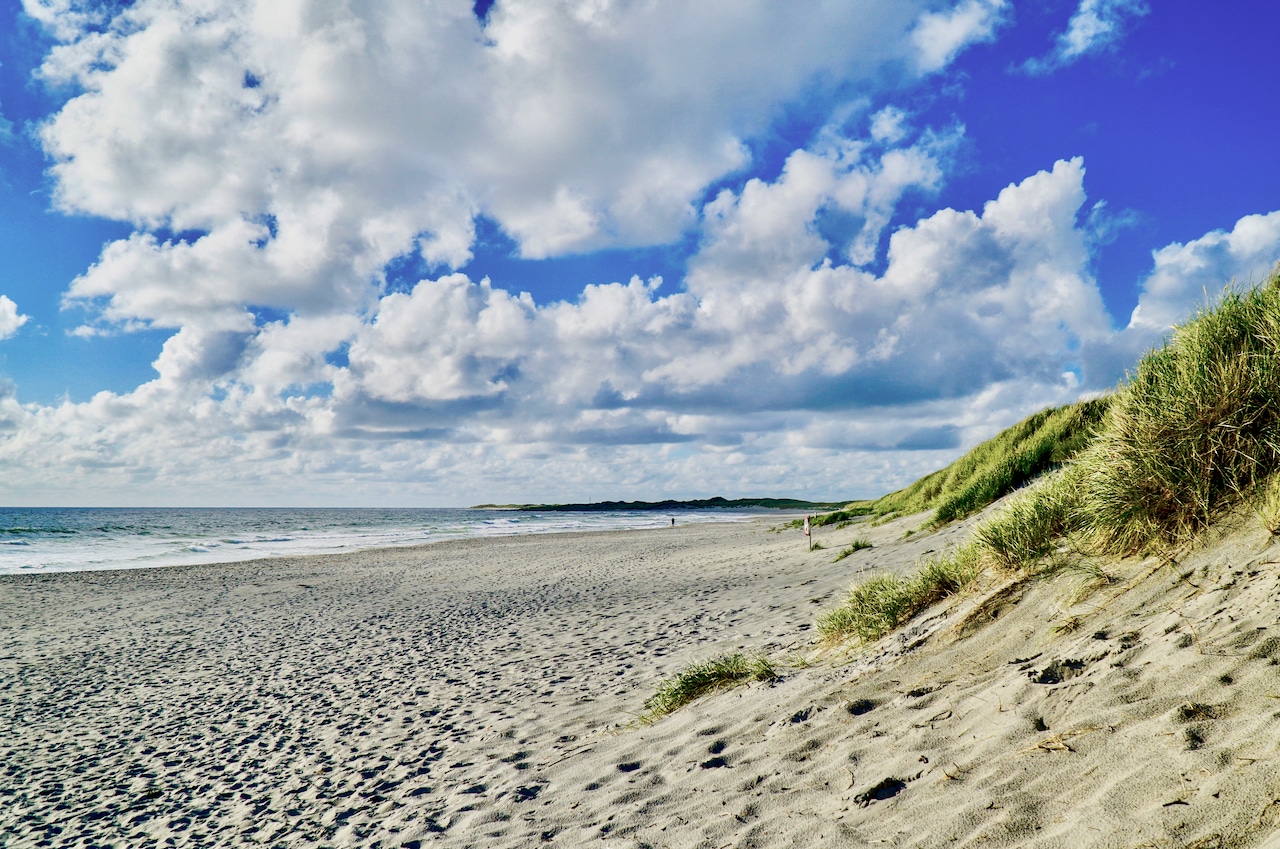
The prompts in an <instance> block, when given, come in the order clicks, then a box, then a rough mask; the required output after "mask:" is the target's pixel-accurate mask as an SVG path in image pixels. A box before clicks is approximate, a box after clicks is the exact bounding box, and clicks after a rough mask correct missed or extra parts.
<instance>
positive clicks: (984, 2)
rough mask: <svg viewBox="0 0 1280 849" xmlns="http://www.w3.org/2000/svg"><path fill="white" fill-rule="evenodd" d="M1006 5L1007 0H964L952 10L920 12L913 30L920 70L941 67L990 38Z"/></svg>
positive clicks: (917, 62)
mask: <svg viewBox="0 0 1280 849" xmlns="http://www.w3.org/2000/svg"><path fill="white" fill-rule="evenodd" d="M1007 6H1008V2H1007V0H965V2H963V3H960V4H959V5H957V6H955V7H954V8H952V9H949V10H946V11H942V12H926V13H925V14H923V15H921V16H920V20H919V21H918V22H917V23H916V26H915V28H914V29H913V30H912V32H911V41H912V43H913V44H914V45H915V48H916V66H917V67H918V68H919V70H920V72H921V73H926V74H927V73H932V72H934V71H938V70H941V69H942V68H944V67H946V66H947V65H948V64H949V63H950V62H951V60H952V59H954V58H955V57H956V56H957V55H958V54H959V53H960V52H961V51H962V50H964V49H965V48H966V47H968V46H969V45H971V44H975V43H979V42H983V41H990V40H991V39H992V37H994V35H995V31H996V29H997V27H999V26H1000V24H1001V23H1002V22H1003V19H1004V10H1005V8H1006V7H1007Z"/></svg>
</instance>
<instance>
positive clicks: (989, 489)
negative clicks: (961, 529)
mask: <svg viewBox="0 0 1280 849" xmlns="http://www.w3.org/2000/svg"><path fill="white" fill-rule="evenodd" d="M1110 403H1111V399H1110V398H1109V397H1106V398H1095V399H1093V400H1090V401H1081V402H1079V403H1076V404H1069V405H1067V406H1065V407H1054V408H1051V409H1048V410H1041V411H1040V412H1039V413H1036V414H1035V415H1033V416H1029V417H1027V418H1026V419H1023V420H1022V421H1020V422H1018V423H1017V424H1015V425H1013V426H1012V427H1009V428H1006V429H1005V430H1003V431H1001V432H1000V433H999V434H997V435H996V436H994V437H992V438H991V439H989V440H987V441H986V442H983V443H981V444H980V445H977V446H976V447H974V448H973V449H972V450H970V451H969V453H967V454H965V455H964V456H963V457H961V458H960V459H959V460H956V461H955V462H954V463H952V464H951V465H949V466H947V467H946V468H945V469H941V470H939V471H937V472H934V473H933V474H931V475H926V476H925V477H923V478H921V479H920V480H918V481H916V482H915V483H913V484H911V485H910V486H908V487H906V488H904V489H900V490H898V491H897V492H891V493H889V494H888V495H886V496H884V497H883V498H880V499H879V500H877V501H874V502H872V503H871V504H870V505H869V507H868V506H862V505H860V508H859V509H863V510H867V511H868V512H870V513H873V514H875V515H877V516H904V515H908V514H911V513H920V512H923V511H926V510H932V511H933V517H932V519H931V520H930V524H932V525H934V526H938V525H943V524H946V523H947V522H951V521H954V520H956V519H963V518H966V517H968V516H971V515H973V514H974V513H977V512H979V511H980V510H982V509H983V508H984V507H986V506H987V505H989V504H991V503H993V502H995V501H996V500H998V499H1000V498H1001V497H1003V496H1005V495H1007V494H1008V493H1010V492H1013V491H1014V490H1016V489H1018V488H1019V487H1022V486H1025V485H1026V484H1027V483H1029V482H1031V481H1033V480H1035V479H1036V478H1038V477H1040V476H1041V475H1043V474H1045V473H1046V472H1049V471H1052V470H1053V469H1056V468H1059V467H1060V466H1062V465H1063V464H1065V463H1067V462H1068V461H1070V460H1071V459H1072V458H1074V457H1075V456H1076V455H1077V454H1079V452H1080V451H1081V450H1082V449H1083V448H1084V447H1085V446H1087V445H1088V444H1089V441H1090V440H1091V439H1092V438H1093V435H1094V433H1095V432H1096V430H1097V428H1098V426H1099V424H1100V423H1101V422H1102V421H1103V420H1104V419H1105V416H1106V413H1107V407H1108V406H1109V405H1110Z"/></svg>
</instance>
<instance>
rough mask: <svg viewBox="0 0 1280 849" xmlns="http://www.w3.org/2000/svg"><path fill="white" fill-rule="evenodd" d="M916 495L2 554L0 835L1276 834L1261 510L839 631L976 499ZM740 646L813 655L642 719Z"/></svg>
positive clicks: (590, 840) (178, 841)
mask: <svg viewBox="0 0 1280 849" xmlns="http://www.w3.org/2000/svg"><path fill="white" fill-rule="evenodd" d="M910 522H911V520H900V521H898V522H895V523H891V524H888V525H884V526H882V527H878V528H872V529H869V530H868V529H860V528H858V527H856V526H855V527H852V528H847V529H844V530H839V531H836V530H830V531H828V530H827V529H820V530H819V531H818V539H819V540H820V541H821V542H823V543H824V544H826V545H827V549H826V550H822V551H815V552H807V551H806V550H805V545H804V541H803V537H802V536H800V534H799V532H798V531H795V530H794V529H792V530H787V531H783V532H781V533H777V532H774V530H773V527H774V526H777V525H780V524H781V521H779V520H774V521H767V520H754V521H750V522H743V523H733V524H709V525H691V526H684V527H677V528H674V529H662V530H648V531H629V532H608V533H587V534H572V535H567V534H564V535H556V534H553V535H540V536H527V537H514V538H503V539H484V540H467V541H457V542H450V543H443V544H438V545H432V546H426V547H422V548H416V549H400V550H383V551H373V552H366V553H362V554H355V555H345V556H336V557H310V558H297V559H281V560H272V561H259V562H254V563H246V564H234V565H227V566H194V567H174V568H167V569H152V570H125V571H114V572H96V573H89V572H82V573H68V574H56V575H40V576H18V577H4V578H0V762H2V763H3V778H0V795H2V796H3V804H0V834H3V835H4V839H3V841H0V842H2V843H3V845H5V846H9V847H28V846H91V845H92V846H107V845H112V846H117V847H123V846H142V845H168V846H192V847H195V846H249V845H269V846H382V847H406V846H407V847H415V846H425V845H440V846H458V847H462V846H474V847H523V846H537V845H558V846H583V845H610V846H614V845H616V846H626V847H641V846H652V847H660V846H670V847H749V846H757V847H765V846H770V847H772V846H795V847H800V846H833V847H834V846H881V845H883V846H922V847H923V846H938V847H941V846H1055V847H1058V846H1060V847H1071V846H1116V847H1138V846H1153V847H1210V846H1218V847H1225V846H1255V845H1256V846H1270V845H1280V842H1275V841H1271V842H1268V838H1269V837H1270V835H1272V834H1273V833H1274V830H1275V829H1276V827H1277V826H1278V825H1280V777H1278V776H1280V770H1277V765H1278V760H1277V755H1278V749H1280V745H1278V744H1280V673H1277V672H1276V669H1277V664H1280V624H1278V622H1280V620H1278V617H1277V612H1276V607H1275V599H1276V594H1277V592H1278V591H1280V580H1277V578H1276V573H1275V567H1274V565H1263V564H1271V563H1274V561H1277V560H1280V548H1277V547H1273V546H1272V545H1271V541H1270V538H1268V537H1267V535H1266V534H1265V533H1262V532H1259V531H1257V529H1255V528H1252V527H1248V526H1245V525H1242V526H1241V527H1240V528H1237V529H1236V530H1234V531H1233V533H1232V534H1228V535H1225V536H1223V537H1222V539H1219V540H1217V541H1216V542H1211V543H1209V544H1206V545H1204V546H1202V547H1201V548H1199V549H1197V551H1196V552H1193V553H1191V554H1189V555H1186V556H1185V558H1184V559H1183V560H1182V561H1181V562H1179V563H1177V564H1175V565H1172V566H1171V565H1162V564H1161V563H1160V562H1158V561H1133V562H1131V563H1128V562H1127V563H1125V564H1122V567H1123V569H1124V570H1125V571H1124V574H1122V575H1119V580H1117V582H1115V583H1114V584H1113V585H1110V586H1107V587H1105V588H1102V589H1100V590H1097V591H1096V592H1093V593H1084V592H1080V591H1079V588H1078V587H1075V586H1074V585H1073V584H1072V583H1071V582H1072V581H1074V580H1076V579H1075V578H1072V577H1070V576H1065V577H1059V578H1055V579H1053V580H1050V581H1044V582H1038V583H1032V584H1027V585H1020V586H1017V587H1010V586H1000V585H988V586H985V587H983V588H982V589H980V590H979V591H978V592H976V593H969V594H966V595H965V596H963V597H961V598H960V599H958V600H955V601H953V602H951V603H950V604H949V605H943V606H941V607H939V608H936V609H934V610H932V611H930V612H929V613H928V614H926V615H925V616H922V617H919V618H918V619H917V620H916V621H914V622H913V623H911V625H910V626H909V627H908V628H907V629H906V630H905V631H904V632H902V633H901V634H898V635H894V636H892V637H890V638H888V639H887V640H885V641H884V642H883V643H882V644H881V645H879V646H876V647H874V648H872V649H869V650H865V651H861V650H860V651H852V650H850V651H844V650H839V649H836V650H824V651H819V650H816V649H815V648H814V646H813V643H812V641H813V636H812V635H813V631H812V623H813V620H814V616H815V614H816V613H817V611H818V610H820V609H821V608H822V607H824V606H827V605H830V604H831V603H833V602H834V601H835V600H836V599H837V598H838V597H839V596H840V595H841V594H842V592H843V590H844V588H845V587H847V585H848V584H849V582H850V581H851V580H852V579H853V578H854V577H856V576H857V575H858V574H860V573H865V572H869V571H874V570H877V569H885V570H891V571H896V572H900V573H905V572H907V571H909V570H911V569H912V568H914V566H915V564H916V561H917V560H918V558H920V557H921V556H924V555H926V554H928V553H930V552H932V551H937V550H941V549H942V548H943V547H944V546H946V545H948V544H949V543H951V542H954V541H956V540H959V539H961V538H963V536H964V535H965V534H966V533H967V529H968V527H969V524H970V523H962V524H960V525H957V526H955V527H952V528H949V529H947V530H946V531H944V532H942V533H940V534H934V535H925V534H916V535H913V536H911V537H909V538H906V539H902V537H903V533H904V531H905V530H906V529H907V528H909V527H911V524H910ZM855 535H859V536H869V537H870V538H871V540H872V541H873V542H874V543H875V546H874V547H873V548H870V549H867V550H864V551H860V552H857V553H856V554H854V555H852V556H850V557H848V558H847V559H845V560H843V561H841V562H838V563H833V562H832V560H833V556H834V554H835V549H836V548H837V547H838V546H840V545H843V544H846V543H847V542H849V541H850V540H851V539H852V538H853V537H854V536H855ZM1073 598H1079V599H1080V601H1079V602H1078V603H1073V602H1072V599H1073ZM740 648H741V649H749V650H757V651H761V652H765V653H767V654H769V655H770V656H771V657H773V658H774V659H775V661H777V662H778V663H779V664H780V666H781V671H782V672H783V677H782V678H781V679H780V680H779V681H777V682H774V683H772V684H753V685H751V686H748V687H740V688H738V689H735V690H732V691H728V692H725V693H720V694H717V695H713V696H710V697H708V698H704V699H702V700H699V701H697V702H695V703H694V704H692V705H689V706H687V707H685V708H683V709H681V710H679V711H677V712H676V713H675V714H673V715H671V716H669V717H666V718H664V719H661V720H659V721H657V722H654V723H652V724H646V723H639V722H637V721H636V720H637V716H638V715H639V714H640V713H641V711H642V706H643V704H644V701H645V699H646V698H648V697H649V696H650V695H651V694H652V693H653V691H654V689H655V687H656V686H657V684H658V683H659V681H660V680H662V678H663V677H664V676H668V675H670V674H672V673H674V672H675V671H677V670H678V669H679V668H680V667H681V666H683V665H685V664H686V663H689V662H691V661H696V660H701V659H705V658H707V657H710V656H712V655H715V654H718V653H721V652H724V651H730V650H735V649H740Z"/></svg>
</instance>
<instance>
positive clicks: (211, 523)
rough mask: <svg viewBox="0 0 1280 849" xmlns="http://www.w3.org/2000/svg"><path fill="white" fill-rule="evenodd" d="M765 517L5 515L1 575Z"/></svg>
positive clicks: (301, 512) (227, 512) (0, 518)
mask: <svg viewBox="0 0 1280 849" xmlns="http://www.w3.org/2000/svg"><path fill="white" fill-rule="evenodd" d="M767 512H768V511H743V510H681V511H676V512H674V513H655V512H647V511H607V512H586V513H562V512H515V511H511V510H457V509H420V510H393V509H374V508H370V509H292V508H274V509H247V508H228V509H219V508H207V509H180V508H174V509H161V508H154V509H153V508H28V509H0V574H11V575H12V574H33V573H41V572H69V571H86V570H97V569H131V568H148V567H159V566H177V565H183V564H202V563H203V564H207V563H229V562H236V561H244V560H256V559H259V558H268V557H284V556H296V555H303V554H337V553H342V552H351V551H360V550H367V549H375V548H395V547H402V546H410V545H422V544H425V543H432V542H439V541H443V540H446V539H458V538H461V537H488V536H508V535H512V534H530V533H565V532H571V531H590V530H624V529H639V528H657V527H663V526H668V525H669V524H670V521H671V517H672V516H675V517H676V518H677V521H678V522H679V523H681V524H685V523H689V522H726V521H737V520H742V519H745V518H750V517H751V516H756V515H761V514H762V513H767Z"/></svg>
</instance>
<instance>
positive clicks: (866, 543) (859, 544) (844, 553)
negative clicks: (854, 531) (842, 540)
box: [831, 537, 873, 563]
mask: <svg viewBox="0 0 1280 849" xmlns="http://www.w3.org/2000/svg"><path fill="white" fill-rule="evenodd" d="M872 547H873V546H872V545H871V541H870V540H868V539H866V538H864V537H858V538H857V539H855V540H854V541H853V542H851V543H849V544H848V545H846V546H845V547H844V548H842V549H840V551H839V552H838V553H837V554H836V558H835V560H832V561H831V562H832V563H839V562H840V561H841V560H844V559H845V558H846V557H848V556H849V555H850V554H854V553H855V552H858V551H862V550H863V549H867V548H872Z"/></svg>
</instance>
